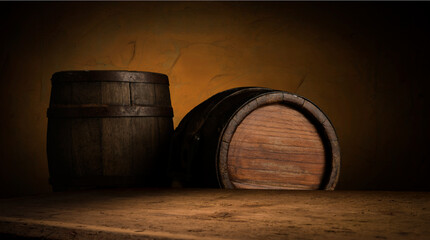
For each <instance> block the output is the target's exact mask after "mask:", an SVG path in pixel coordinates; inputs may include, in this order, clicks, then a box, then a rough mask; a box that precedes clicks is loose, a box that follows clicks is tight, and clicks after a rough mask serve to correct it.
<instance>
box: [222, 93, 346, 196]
mask: <svg viewBox="0 0 430 240" xmlns="http://www.w3.org/2000/svg"><path fill="white" fill-rule="evenodd" d="M339 166H340V148H339V144H338V140H337V136H336V133H335V130H334V128H333V126H332V124H331V123H330V121H329V119H328V118H327V117H326V116H325V114H324V113H323V112H322V111H321V110H320V109H319V108H318V107H317V106H315V105H314V104H313V103H312V102H310V101H309V100H307V99H305V98H303V97H300V96H297V95H294V94H291V93H287V92H281V91H272V92H268V93H263V94H261V95H258V96H257V97H254V98H252V99H250V100H249V101H248V102H246V103H245V104H244V105H242V106H241V107H240V108H239V109H238V110H237V111H236V112H235V114H234V115H233V116H232V117H231V119H230V120H229V122H228V124H227V125H226V127H225V129H224V132H223V135H222V141H221V142H220V145H219V153H218V167H217V170H218V171H219V172H218V179H219V182H220V184H221V185H222V186H223V187H225V188H260V189H261V188H267V189H272V188H273V189H326V190H332V189H334V187H335V185H336V183H337V180H338V175H339V171H338V170H339Z"/></svg>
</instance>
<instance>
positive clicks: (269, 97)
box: [216, 90, 340, 190]
mask: <svg viewBox="0 0 430 240" xmlns="http://www.w3.org/2000/svg"><path fill="white" fill-rule="evenodd" d="M258 99H260V103H259V102H258ZM275 103H276V104H285V105H287V106H289V107H292V108H294V109H296V110H297V111H299V112H301V113H302V114H305V115H310V117H311V118H313V121H312V122H313V123H314V124H317V128H319V129H320V130H321V131H322V132H323V134H324V136H323V137H325V138H326V140H327V141H328V142H324V147H325V148H327V151H329V152H328V153H329V154H330V157H331V162H330V164H331V169H330V172H326V173H324V176H323V182H322V184H321V186H320V188H321V189H324V190H334V188H335V186H336V184H337V182H338V179H339V170H340V147H339V143H338V137H337V134H336V131H335V129H334V127H333V124H332V123H331V121H330V120H329V118H328V117H327V116H326V115H325V114H324V112H323V111H322V110H321V109H320V108H319V107H318V106H316V105H315V104H314V103H313V102H311V101H310V100H309V99H307V98H304V97H302V96H298V95H296V94H294V93H290V92H286V91H280V90H273V91H271V92H266V93H262V94H260V95H258V96H256V97H253V98H251V99H249V100H248V101H247V102H246V103H244V104H243V105H242V106H240V107H239V108H237V110H236V111H235V113H234V114H233V115H232V116H231V118H230V119H229V120H228V122H227V124H226V125H225V127H224V129H223V130H222V133H221V139H220V141H219V143H218V149H217V155H218V156H217V158H216V159H217V163H216V164H217V167H216V170H217V171H218V172H217V176H218V181H219V184H220V185H221V186H222V187H224V188H231V189H232V188H235V187H234V185H233V184H232V183H231V181H230V178H229V173H228V169H227V164H228V163H227V161H228V156H227V155H228V150H229V149H228V148H229V143H230V142H231V139H232V137H233V135H234V133H235V131H236V129H237V127H238V126H239V125H240V123H241V122H242V120H243V119H245V118H246V117H247V116H248V115H249V114H250V113H251V112H252V111H254V110H255V109H257V108H259V107H261V106H265V105H270V104H275Z"/></svg>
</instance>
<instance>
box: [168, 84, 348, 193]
mask: <svg viewBox="0 0 430 240" xmlns="http://www.w3.org/2000/svg"><path fill="white" fill-rule="evenodd" d="M257 89H258V90H257ZM247 90H251V91H253V90H254V91H257V92H258V91H259V94H260V95H259V94H257V95H256V96H254V98H258V97H259V96H261V95H264V94H267V95H270V94H273V93H282V94H283V95H287V97H286V98H285V99H284V98H283V100H285V101H287V102H286V103H287V104H288V105H290V106H294V107H295V108H298V111H303V112H302V113H304V114H305V115H307V116H308V117H310V118H312V122H313V123H314V124H317V125H318V127H317V128H318V130H319V132H320V134H321V137H323V138H325V140H324V141H323V142H324V146H325V147H327V154H328V157H327V159H332V161H331V162H330V163H329V165H330V167H329V169H330V170H329V171H330V172H329V173H325V176H324V179H323V181H322V183H321V187H320V189H325V190H333V189H334V187H335V186H336V184H337V181H338V177H339V169H340V149H339V144H338V140H337V135H336V132H335V130H334V127H333V125H332V124H331V122H330V120H329V119H328V117H327V116H326V115H325V114H324V113H323V112H322V111H321V110H320V109H319V108H318V107H317V106H316V105H315V104H313V103H312V102H311V101H309V100H308V99H306V98H303V97H300V96H297V95H295V94H291V93H288V92H282V91H278V90H272V89H267V88H246V87H245V88H241V89H240V90H235V91H233V93H231V92H230V93H231V94H236V95H240V94H237V93H238V92H241V91H242V92H245V91H247ZM227 91H228V90H227ZM222 93H223V92H222ZM222 93H219V95H221V96H223V98H222V99H221V100H220V102H218V103H217V104H212V105H214V107H213V108H211V109H210V110H206V112H207V113H208V115H209V116H208V117H207V118H206V120H207V119H212V120H214V121H212V122H210V121H204V123H203V124H202V125H201V126H200V127H199V128H198V129H194V130H193V133H192V134H190V135H191V136H194V137H197V138H199V141H198V142H199V144H200V146H203V147H198V148H197V149H195V150H194V153H193V155H194V158H196V159H205V160H206V159H211V160H212V161H207V160H206V161H203V162H205V163H208V164H207V165H206V166H204V165H202V164H198V165H193V166H194V170H188V171H190V172H193V173H194V174H195V173H196V172H198V171H197V170H196V169H198V170H202V169H204V170H203V171H201V174H200V176H192V177H190V178H189V182H188V183H185V186H192V187H221V188H233V187H232V185H231V184H226V181H225V180H224V179H223V176H222V175H223V174H222V173H221V171H219V169H220V166H219V165H220V164H219V153H220V148H221V143H222V142H223V141H222V138H223V136H224V132H225V130H226V127H227V125H228V124H229V123H230V121H231V119H232V118H234V116H235V114H236V113H237V112H238V111H239V110H240V109H241V108H242V107H243V106H244V105H246V104H248V103H249V102H251V101H253V97H252V94H251V95H250V94H242V96H240V97H237V99H236V100H238V99H239V100H242V101H240V103H237V104H236V105H235V104H232V103H231V102H229V101H228V99H230V101H231V99H234V98H231V96H230V94H222ZM292 96H293V97H295V98H297V99H300V101H302V104H301V103H300V101H299V102H297V101H296V100H295V101H291V97H292ZM247 98H248V101H246V100H244V99H247ZM210 100H213V98H209V99H208V100H206V101H205V102H203V103H202V104H201V105H203V107H202V106H200V105H199V106H200V107H199V109H202V108H204V106H208V105H209V103H207V102H208V101H210ZM288 100H289V102H288ZM232 102H234V101H232ZM304 103H307V105H306V106H307V107H303V105H304ZM194 110H195V109H193V111H194ZM232 112H233V113H234V114H231V116H230V117H228V116H229V114H226V113H232ZM193 114H194V115H195V116H199V115H198V114H195V113H193ZM223 114H224V115H223ZM244 117H246V116H244ZM323 118H324V121H323V122H322V123H321V122H319V121H320V120H321V119H323ZM195 120H196V117H194V118H192V117H189V118H184V119H183V121H186V122H187V121H195ZM320 123H321V124H320ZM180 125H186V123H184V124H183V123H182V121H181V123H180ZM327 129H329V131H328V133H327V131H326V130H327ZM180 131H181V134H183V133H182V132H184V131H187V129H186V128H181V129H180ZM175 134H177V133H176V130H175ZM211 136H216V137H211ZM206 139H207V140H206ZM182 140H184V139H182ZM205 140H206V142H205ZM327 140H328V141H327ZM177 142H178V140H176V144H177ZM185 142H187V141H185ZM196 143H197V142H196V141H194V142H193V143H192V144H191V145H194V144H196ZM172 145H175V143H174V142H173V144H172ZM331 145H333V147H332V146H331ZM335 155H336V156H335ZM181 160H182V161H183V160H184V159H181ZM211 162H214V164H213V165H212V166H210V165H211V164H210V163H211ZM194 163H196V162H195V161H194ZM189 164H190V163H189ZM214 173H216V176H214ZM215 177H216V178H215ZM193 178H194V179H193ZM215 179H216V181H215ZM193 182H194V183H193ZM196 182H198V183H199V184H195V183H196Z"/></svg>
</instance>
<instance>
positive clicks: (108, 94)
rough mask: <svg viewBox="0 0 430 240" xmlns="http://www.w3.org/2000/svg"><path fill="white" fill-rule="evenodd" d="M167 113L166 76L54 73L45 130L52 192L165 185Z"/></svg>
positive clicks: (170, 127)
mask: <svg viewBox="0 0 430 240" xmlns="http://www.w3.org/2000/svg"><path fill="white" fill-rule="evenodd" d="M172 116H173V111H172V108H171V104H170V93H169V82H168V78H167V76H166V75H163V74H157V73H149V72H131V71H66V72H58V73H55V74H54V75H53V76H52V90H51V100H50V106H49V109H48V135H47V137H48V139H47V140H48V141H47V151H48V163H49V171H50V181H51V184H52V186H53V189H54V190H63V189H70V188H87V187H97V186H135V185H137V186H160V185H163V184H166V172H167V170H166V164H167V154H165V152H166V150H165V149H167V148H168V144H169V141H170V138H171V134H172V132H173V122H172Z"/></svg>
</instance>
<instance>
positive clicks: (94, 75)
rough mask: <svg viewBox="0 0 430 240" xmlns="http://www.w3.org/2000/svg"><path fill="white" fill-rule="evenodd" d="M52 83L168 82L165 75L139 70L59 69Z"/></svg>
mask: <svg viewBox="0 0 430 240" xmlns="http://www.w3.org/2000/svg"><path fill="white" fill-rule="evenodd" d="M51 80H52V83H53V84H54V83H56V82H131V83H155V84H167V85H168V84H169V79H168V77H167V75H165V74H161V73H154V72H140V71H114V70H90V71H61V72H56V73H54V74H53V75H52V79H51Z"/></svg>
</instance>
